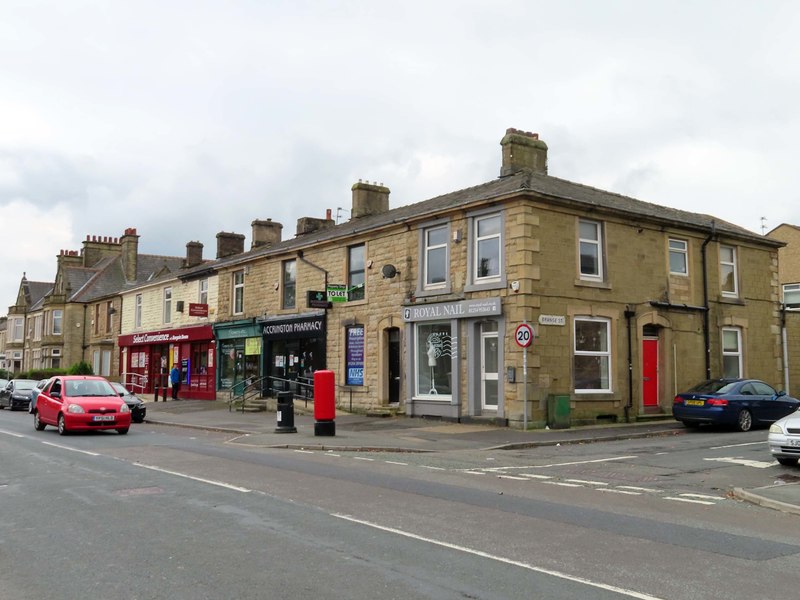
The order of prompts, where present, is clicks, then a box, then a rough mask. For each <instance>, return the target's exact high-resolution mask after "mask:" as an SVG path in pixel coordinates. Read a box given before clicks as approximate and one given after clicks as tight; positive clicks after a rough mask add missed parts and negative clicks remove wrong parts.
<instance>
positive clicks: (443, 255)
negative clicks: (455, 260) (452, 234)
mask: <svg viewBox="0 0 800 600" xmlns="http://www.w3.org/2000/svg"><path fill="white" fill-rule="evenodd" d="M448 231H449V229H448V227H447V225H442V226H441V227H431V228H429V229H426V230H425V231H424V232H423V239H424V244H425V249H424V264H423V267H422V268H423V277H424V279H423V288H424V289H426V290H430V289H436V288H442V287H445V285H446V283H447V267H448V260H447V244H448V239H447V235H448Z"/></svg>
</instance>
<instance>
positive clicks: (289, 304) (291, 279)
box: [281, 260, 297, 308]
mask: <svg viewBox="0 0 800 600" xmlns="http://www.w3.org/2000/svg"><path fill="white" fill-rule="evenodd" d="M281 269H282V271H283V275H282V276H281V280H282V283H283V296H282V302H281V304H282V307H283V308H295V306H297V261H296V260H285V261H283V264H282V266H281Z"/></svg>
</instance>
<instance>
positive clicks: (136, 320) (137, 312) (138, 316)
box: [133, 294, 142, 327]
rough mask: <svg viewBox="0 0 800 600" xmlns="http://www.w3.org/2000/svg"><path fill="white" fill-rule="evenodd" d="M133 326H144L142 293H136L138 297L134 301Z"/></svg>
mask: <svg viewBox="0 0 800 600" xmlns="http://www.w3.org/2000/svg"><path fill="white" fill-rule="evenodd" d="M133 326H134V327H141V326H142V295H141V294H136V299H135V300H134V303H133Z"/></svg>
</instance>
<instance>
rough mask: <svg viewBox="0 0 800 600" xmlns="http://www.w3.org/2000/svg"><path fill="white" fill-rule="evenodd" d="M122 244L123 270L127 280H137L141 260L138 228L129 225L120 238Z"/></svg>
mask: <svg viewBox="0 0 800 600" xmlns="http://www.w3.org/2000/svg"><path fill="white" fill-rule="evenodd" d="M119 243H120V244H121V245H122V270H123V271H124V273H125V280H126V281H136V271H137V268H138V264H137V263H138V261H139V236H138V235H136V228H134V227H129V228H128V229H126V230H125V233H124V234H123V236H122V237H121V238H120V239H119Z"/></svg>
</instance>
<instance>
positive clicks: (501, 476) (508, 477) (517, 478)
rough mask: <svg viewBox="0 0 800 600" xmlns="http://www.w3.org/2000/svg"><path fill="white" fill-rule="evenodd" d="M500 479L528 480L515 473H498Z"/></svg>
mask: <svg viewBox="0 0 800 600" xmlns="http://www.w3.org/2000/svg"><path fill="white" fill-rule="evenodd" d="M497 478H498V479H514V480H516V481H528V480H527V479H525V478H524V477H516V476H515V475H498V476H497Z"/></svg>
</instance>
